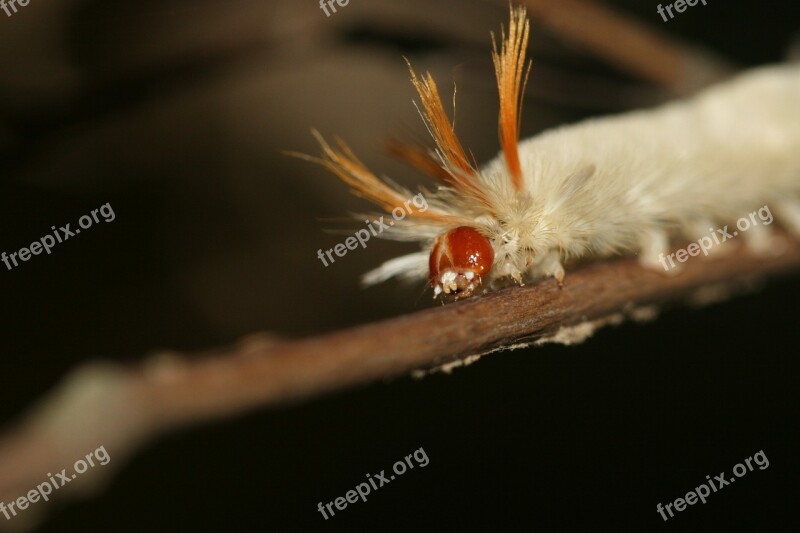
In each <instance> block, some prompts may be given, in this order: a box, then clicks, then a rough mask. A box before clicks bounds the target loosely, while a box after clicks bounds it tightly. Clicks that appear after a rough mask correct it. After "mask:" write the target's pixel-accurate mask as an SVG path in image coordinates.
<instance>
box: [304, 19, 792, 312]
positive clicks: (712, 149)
mask: <svg viewBox="0 0 800 533" xmlns="http://www.w3.org/2000/svg"><path fill="white" fill-rule="evenodd" d="M528 35H529V23H528V21H527V18H526V14H525V11H524V10H523V9H521V8H515V9H512V12H511V17H510V22H509V27H508V34H507V35H506V34H505V31H503V32H502V34H501V46H500V49H499V50H498V47H497V46H496V45H495V46H494V51H493V60H494V65H495V71H496V75H497V83H498V90H499V95H500V113H499V132H500V145H501V148H502V151H501V152H500V154H499V155H498V157H497V158H495V159H494V160H493V161H490V162H489V163H488V164H486V165H484V166H482V167H478V166H477V165H475V164H474V163H472V162H471V161H470V160H469V159H468V158H467V156H466V153H467V152H466V151H465V150H464V149H463V148H462V146H461V143H460V141H459V140H458V137H457V136H456V134H455V131H454V128H453V125H452V123H451V122H450V121H449V118H448V116H447V113H446V112H445V110H444V106H443V104H442V101H441V98H440V96H439V92H438V89H437V87H436V84H435V82H434V80H433V79H432V77H431V76H430V74H427V75H425V76H424V77H419V76H418V75H417V74H416V73H415V71H414V70H413V68H412V67H411V65H410V64H409V69H410V72H411V81H412V83H413V84H414V86H415V88H416V89H417V92H418V93H419V97H420V102H421V104H422V109H421V111H420V114H421V115H422V118H423V120H424V121H425V124H426V126H427V127H428V130H429V131H430V133H431V135H432V137H433V139H434V141H435V143H436V149H435V150H425V149H422V148H419V147H416V146H412V145H403V144H399V143H398V144H395V145H394V146H393V149H392V151H393V152H394V153H395V155H397V156H399V157H401V158H403V159H404V160H406V161H407V162H409V163H411V164H412V165H413V166H415V167H417V168H418V169H420V170H422V171H423V172H425V173H427V174H429V175H430V176H431V177H433V178H435V179H437V180H438V181H439V183H440V185H439V187H438V188H437V189H436V190H435V191H425V190H423V192H424V193H425V196H426V198H427V201H428V203H429V205H430V208H429V209H428V210H426V211H424V212H417V213H412V216H409V217H408V218H406V219H404V220H402V221H398V222H397V224H396V225H395V227H394V228H393V231H391V232H387V233H386V235H385V237H386V238H390V239H392V238H393V239H397V240H405V241H409V240H410V241H417V242H419V243H420V244H421V247H422V251H420V252H417V253H413V254H409V255H404V256H401V257H398V258H395V259H392V260H390V261H388V262H386V263H384V264H383V265H381V266H380V267H379V268H377V269H375V270H373V271H371V272H369V273H367V274H366V275H365V276H364V282H365V284H367V285H369V284H373V283H378V282H381V281H384V280H386V279H389V278H391V277H400V278H408V279H424V278H426V277H427V278H428V280H429V282H430V284H431V287H432V288H433V292H434V297H436V296H439V295H449V296H453V297H456V298H459V297H468V296H471V295H472V294H475V293H476V292H477V291H478V289H479V288H483V289H484V290H486V289H489V288H492V287H494V286H497V285H499V284H500V283H499V282H501V281H502V280H504V279H510V280H513V281H516V282H517V283H520V284H522V283H523V281H524V279H525V278H529V279H530V278H536V277H543V276H545V277H547V276H552V277H555V278H556V279H557V280H558V282H559V283H561V282H562V281H563V279H564V276H565V273H564V267H563V264H564V263H565V262H566V261H568V260H570V259H587V258H588V259H592V258H601V257H607V256H611V255H616V254H625V253H629V254H630V253H632V254H637V255H638V257H639V260H640V262H641V264H642V265H643V266H645V267H648V268H654V269H657V270H659V271H661V272H664V270H665V269H664V268H662V264H663V257H664V255H665V254H668V253H669V250H670V244H671V243H673V242H675V239H678V238H682V237H685V238H689V239H696V238H697V235H698V233H707V232H708V231H709V229H710V228H712V227H713V226H714V225H715V224H717V225H719V224H724V223H727V222H730V221H731V220H734V219H735V218H737V217H740V216H741V215H743V214H744V215H746V214H747V213H749V212H751V211H753V208H754V207H758V206H760V205H769V206H771V207H772V208H773V209H774V210H775V211H776V215H777V217H778V219H779V221H780V222H781V224H782V225H783V226H785V227H786V228H787V229H788V230H789V231H791V232H793V233H794V234H795V235H797V236H800V65H785V66H771V67H762V68H757V69H753V70H750V71H746V72H745V73H743V74H740V75H739V76H738V77H736V78H734V79H732V80H729V81H726V82H723V83H721V84H719V85H716V86H713V87H710V88H708V89H705V90H704V91H702V92H700V93H698V94H696V95H694V96H692V97H690V98H687V99H685V100H680V101H677V102H672V103H668V104H666V105H663V106H661V107H658V108H655V109H652V110H644V111H633V112H628V113H624V114H621V115H616V116H612V117H607V118H599V119H590V120H587V121H584V122H581V123H578V124H575V125H570V126H565V127H560V128H557V129H554V130H551V131H547V132H544V133H542V134H539V135H537V136H534V137H532V138H529V139H527V140H523V141H522V142H518V130H519V116H520V109H521V105H522V101H521V94H522V92H524V86H525V83H526V81H527V75H528V72H529V71H530V64H528V65H527V67H526V61H525V50H526V47H527V41H528ZM315 134H316V133H315ZM316 135H317V138H318V140H319V142H320V144H321V146H322V149H323V156H322V157H321V158H309V159H313V160H314V161H316V162H318V163H320V164H322V165H324V166H325V167H327V168H328V169H329V170H331V171H332V172H333V173H334V174H336V175H337V176H338V177H339V178H341V179H342V180H343V181H344V182H345V183H346V184H348V185H349V186H350V187H351V189H352V190H353V192H354V193H355V194H357V195H359V196H362V197H364V198H366V199H368V200H370V201H372V202H374V203H376V204H377V205H379V206H381V207H382V208H384V209H385V210H387V212H389V211H391V210H392V208H393V207H395V206H398V205H402V201H403V199H405V198H408V197H409V195H410V192H409V191H407V190H405V189H403V188H400V187H397V186H394V185H390V184H388V183H386V182H385V181H383V180H380V179H379V178H377V177H376V176H375V175H374V174H372V172H370V171H369V170H368V169H367V168H366V167H365V166H364V165H363V164H362V163H361V162H360V161H359V160H358V159H357V158H356V156H355V155H354V154H353V152H352V151H351V150H350V149H349V148H348V146H347V145H346V144H345V143H344V142H343V141H341V140H338V144H337V146H336V147H331V146H330V145H329V144H328V143H326V142H325V140H324V139H323V138H322V137H321V136H319V135H318V134H316ZM770 216H771V214H770ZM768 238H769V235H768V234H767V228H765V227H764V226H760V227H759V231H752V232H749V233H748V235H747V242H748V244H750V245H751V248H752V249H753V250H759V249H761V250H763V249H764V247H765V245H764V243H765V242H767V241H768Z"/></svg>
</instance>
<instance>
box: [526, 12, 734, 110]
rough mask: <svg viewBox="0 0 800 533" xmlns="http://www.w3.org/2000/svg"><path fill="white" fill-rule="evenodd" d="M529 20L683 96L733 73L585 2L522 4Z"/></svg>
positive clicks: (706, 56)
mask: <svg viewBox="0 0 800 533" xmlns="http://www.w3.org/2000/svg"><path fill="white" fill-rule="evenodd" d="M522 3H523V4H525V6H526V7H527V8H528V10H529V12H530V14H531V16H532V18H533V20H534V21H536V22H541V23H543V24H545V25H547V26H550V27H551V28H553V30H555V31H556V32H557V33H559V34H561V35H562V36H564V37H568V38H570V39H571V40H573V41H575V42H578V43H581V44H583V45H584V46H586V47H587V48H589V49H590V50H592V51H593V52H594V53H595V54H597V55H598V56H600V57H602V58H604V59H606V60H607V61H609V62H610V63H612V64H614V65H617V66H619V67H621V68H623V69H625V70H626V71H628V72H631V73H634V74H636V75H638V76H640V77H641V78H643V79H645V80H648V81H650V82H653V83H656V84H657V85H660V86H662V87H665V88H667V89H670V90H671V91H673V92H674V93H675V94H684V93H688V92H692V91H694V90H696V89H699V88H702V87H705V86H706V85H710V84H711V83H713V82H715V81H719V80H721V79H722V78H725V77H727V76H729V75H730V74H731V73H732V72H734V71H735V70H736V69H735V68H734V67H733V66H732V65H731V64H729V63H728V62H727V61H725V60H723V59H721V58H719V57H716V56H715V55H713V54H712V53H711V52H708V51H705V50H701V49H699V48H697V47H692V46H689V45H686V44H684V43H681V42H679V41H678V40H676V39H674V38H671V37H669V36H667V35H666V34H664V33H662V32H660V31H658V30H657V29H656V28H655V27H654V26H651V25H648V24H645V23H643V22H640V21H638V20H635V19H633V18H632V17H628V16H626V15H624V14H622V13H620V12H618V11H616V10H614V9H612V8H610V7H606V6H603V5H601V4H600V3H597V2H592V1H589V0H558V1H554V0H523V2H522Z"/></svg>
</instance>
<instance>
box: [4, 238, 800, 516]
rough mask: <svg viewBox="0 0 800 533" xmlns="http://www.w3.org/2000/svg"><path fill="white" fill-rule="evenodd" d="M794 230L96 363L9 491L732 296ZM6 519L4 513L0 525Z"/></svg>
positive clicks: (49, 413) (45, 426) (11, 478)
mask: <svg viewBox="0 0 800 533" xmlns="http://www.w3.org/2000/svg"><path fill="white" fill-rule="evenodd" d="M785 240H786V250H785V252H784V253H783V254H781V255H779V256H777V257H771V258H757V257H753V256H752V255H750V254H749V253H747V251H746V250H745V249H744V247H743V246H740V247H738V249H737V250H735V251H734V252H732V253H730V254H729V255H726V256H725V257H724V258H721V259H717V260H702V259H701V258H690V260H689V261H688V262H687V263H686V264H685V265H684V267H685V268H684V271H682V272H681V273H680V274H679V275H676V276H666V275H662V274H659V273H656V272H651V271H646V270H643V269H642V268H641V267H640V266H639V265H638V263H637V262H636V260H635V259H633V258H631V259H619V260H613V261H608V262H603V263H596V264H593V265H589V266H586V267H585V268H582V269H577V270H573V271H571V272H570V273H569V274H568V275H567V279H566V285H565V286H564V287H563V288H558V286H557V285H556V283H555V282H554V281H553V280H547V281H544V282H541V283H539V284H536V285H531V286H527V287H512V288H509V289H506V290H502V291H498V292H495V293H492V294H488V295H486V296H483V297H476V298H473V299H470V300H467V301H463V302H458V303H455V304H451V305H447V306H444V307H435V308H432V309H427V310H424V311H420V312H416V313H413V314H410V315H406V316H401V317H397V318H394V319H390V320H386V321H382V322H377V323H374V324H369V325H365V326H360V327H355V328H351V329H347V330H343V331H339V332H335V333H330V334H327V335H322V336H319V337H314V338H309V339H303V340H296V341H283V340H278V339H274V338H271V337H267V336H257V337H251V338H248V339H244V340H243V341H242V342H240V343H239V344H237V345H235V346H232V347H229V348H225V349H221V350H216V351H213V352H206V353H201V354H194V355H181V354H177V353H157V354H155V355H152V356H150V357H148V358H146V360H145V361H144V363H143V364H141V365H137V366H135V367H132V368H126V367H122V366H117V365H108V364H101V363H95V364H91V365H87V366H85V367H83V368H82V369H79V370H78V371H77V372H76V373H75V374H74V375H72V376H71V377H69V378H68V379H66V381H65V383H64V384H63V385H62V386H61V387H60V388H59V389H58V390H57V391H56V392H55V393H53V394H52V395H51V396H50V397H48V398H46V399H45V401H44V402H43V403H42V404H41V406H40V407H39V408H37V409H36V410H35V411H34V412H33V413H31V414H30V415H29V416H28V417H27V419H26V420H24V421H23V422H22V423H20V424H19V425H18V427H15V428H13V429H10V431H8V432H7V433H6V435H5V436H4V437H3V438H2V439H1V440H0V501H6V502H9V501H13V500H14V499H15V498H17V497H18V496H21V495H24V494H26V493H27V492H28V491H29V490H30V489H32V488H34V487H35V486H36V485H37V484H38V483H41V482H42V481H43V480H44V479H45V474H46V473H48V472H57V471H60V470H61V469H62V468H64V467H68V466H69V465H72V464H73V462H74V461H75V460H76V459H79V458H81V457H83V456H84V455H85V454H86V453H87V452H89V451H91V450H94V449H96V448H97V447H98V446H100V445H102V446H104V447H105V448H106V450H107V451H108V453H109V454H110V456H111V457H112V461H111V462H110V463H109V467H117V468H118V467H120V466H122V465H123V464H124V462H125V458H127V457H129V456H130V454H131V453H133V452H134V451H135V450H136V448H138V447H139V446H141V445H143V444H144V443H145V442H146V441H147V440H150V439H152V438H153V437H155V436H156V435H158V434H159V433H161V432H166V431H171V430H174V429H176V428H178V427H181V426H184V425H186V424H189V423H195V422H200V421H204V420H209V419H215V418H220V417H225V416H232V415H237V414H241V413H243V412H244V411H246V410H248V409H253V408H256V407H264V406H275V405H280V404H285V403H287V402H294V401H298V400H306V399H309V398H312V397H315V396H319V395H321V394H323V393H327V392H331V391H334V390H340V389H343V388H346V387H351V386H354V385H363V384H366V383H370V382H374V381H377V380H380V379H386V378H391V377H397V376H402V375H406V374H408V373H409V372H412V371H414V370H415V369H420V368H430V367H436V366H439V365H445V364H447V363H452V362H454V361H460V360H463V358H464V357H465V356H469V355H473V354H485V353H488V352H491V351H495V350H499V349H504V348H511V347H514V346H517V345H520V344H521V343H525V342H531V341H533V340H536V339H539V340H540V341H541V340H542V339H546V338H548V336H549V338H551V339H556V340H557V341H559V340H560V341H562V342H569V341H571V340H577V341H580V340H582V339H583V338H584V337H585V336H586V335H587V334H590V333H591V331H592V330H593V329H594V327H595V326H596V325H597V324H598V323H599V322H598V320H600V319H603V318H604V317H609V316H620V315H621V314H622V315H624V314H628V315H630V314H631V312H632V311H634V310H635V309H637V308H640V307H642V306H652V305H660V304H664V303H667V302H675V301H679V300H683V299H685V298H687V297H692V296H694V297H700V298H702V299H704V300H709V295H711V296H712V297H720V296H722V297H725V296H727V295H728V294H730V291H731V290H732V289H735V288H736V287H740V286H742V284H743V283H745V284H746V283H752V282H759V281H763V280H764V279H766V278H767V277H770V276H773V275H776V274H779V273H783V272H786V271H789V270H791V269H796V268H797V267H798V266H800V246H798V244H797V243H796V242H794V241H792V240H790V239H788V238H786V239H785ZM731 246H733V245H731ZM570 333H573V334H577V337H576V336H575V335H570ZM109 467H104V468H94V469H92V470H90V471H89V472H88V473H87V474H86V475H85V476H81V478H80V480H81V481H80V482H79V483H72V484H71V485H70V487H67V489H65V490H63V491H62V492H61V494H66V493H68V492H75V491H74V490H71V489H72V485H76V486H77V485H79V486H80V488H81V489H86V488H87V487H88V486H89V481H90V480H91V481H98V480H99V479H100V476H103V474H108V473H110V472H111V471H112V468H109ZM103 477H105V478H107V477H108V476H107V475H105V476H103ZM92 486H95V484H94V483H92ZM44 508H45V506H43V505H41V504H38V505H37V506H35V510H34V509H33V508H32V509H30V510H28V511H26V512H25V513H24V514H25V515H29V516H25V517H24V518H23V517H22V516H21V517H20V519H17V518H15V520H17V525H20V524H21V523H22V522H21V520H22V519H25V520H28V519H30V518H31V517H33V516H35V515H34V512H35V511H43V510H44ZM9 523H10V522H9ZM9 523H6V521H5V520H0V527H2V526H4V525H5V526H8V524H9Z"/></svg>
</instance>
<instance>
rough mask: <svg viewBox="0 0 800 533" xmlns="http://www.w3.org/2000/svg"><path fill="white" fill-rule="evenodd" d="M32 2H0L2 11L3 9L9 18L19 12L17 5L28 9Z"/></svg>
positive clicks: (26, 0) (1, 0) (28, 0)
mask: <svg viewBox="0 0 800 533" xmlns="http://www.w3.org/2000/svg"><path fill="white" fill-rule="evenodd" d="M30 1H31V0H0V9H2V10H3V11H4V12H5V14H6V15H7V16H9V17H10V16H11V15H13V14H14V13H16V12H17V5H19V6H20V7H26V6H27V5H28V4H29V3H30Z"/></svg>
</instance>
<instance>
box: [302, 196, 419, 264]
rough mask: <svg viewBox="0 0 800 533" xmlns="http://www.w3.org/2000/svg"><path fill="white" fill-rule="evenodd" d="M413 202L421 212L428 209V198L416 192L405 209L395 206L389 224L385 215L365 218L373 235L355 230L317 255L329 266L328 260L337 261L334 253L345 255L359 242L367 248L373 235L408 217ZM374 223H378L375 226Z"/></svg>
mask: <svg viewBox="0 0 800 533" xmlns="http://www.w3.org/2000/svg"><path fill="white" fill-rule="evenodd" d="M411 204H413V205H414V207H416V208H417V211H419V212H420V213H424V212H425V211H427V210H428V200H426V199H425V197H424V196H422V193H419V194H416V195H414V196H413V197H411V198H410V199H408V200H406V201H405V203H404V204H403V206H404V207H405V209H403V207H395V208H394V209H393V210H392V218H394V220H390V221H389V223H388V224H386V223H385V222H384V221H383V219H384V218H386V217H385V216H382V217H379V218H378V219H377V220H373V221H371V222H370V221H369V220H365V221H364V222H366V223H367V227H368V228H369V230H370V231H371V232H372V234H371V235H370V231H367V230H366V229H360V230H358V231H357V232H355V234H354V236H352V237H348V238H346V239H345V240H344V242H343V243H341V242H340V243H339V244H337V245H336V246H334V247H333V248H330V249H328V250H326V251H325V252H324V253H323V251H322V249H319V250H317V257H318V258H319V260H320V261H322V264H323V265H325V266H328V261H330V262H331V263H335V262H336V259H334V258H333V254H336V255H337V256H338V257H344V256H345V254H347V251H348V250H355V249H356V248H358V245H359V244H360V245H361V247H362V248H366V247H367V241H368V240H370V239H371V238H372V237H377V236H378V235H380V234H381V233H383V232H384V230H388V229H389V228H390V227H392V226H394V221H395V220H403V219H404V218H406V215H409V214H411V212H412V210H411ZM373 223H374V224H376V225H375V226H373V225H372V224H373ZM325 257H327V258H328V261H326V260H325Z"/></svg>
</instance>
